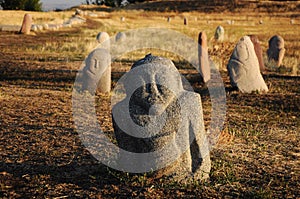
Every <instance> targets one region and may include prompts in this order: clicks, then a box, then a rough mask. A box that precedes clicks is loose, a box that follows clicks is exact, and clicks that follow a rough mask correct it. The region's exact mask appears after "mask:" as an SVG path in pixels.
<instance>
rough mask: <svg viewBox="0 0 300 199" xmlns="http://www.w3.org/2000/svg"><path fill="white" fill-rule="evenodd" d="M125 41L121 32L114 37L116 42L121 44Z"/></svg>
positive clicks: (124, 36)
mask: <svg viewBox="0 0 300 199" xmlns="http://www.w3.org/2000/svg"><path fill="white" fill-rule="evenodd" d="M125 40H126V34H125V33H123V32H118V34H117V35H116V42H123V41H125Z"/></svg>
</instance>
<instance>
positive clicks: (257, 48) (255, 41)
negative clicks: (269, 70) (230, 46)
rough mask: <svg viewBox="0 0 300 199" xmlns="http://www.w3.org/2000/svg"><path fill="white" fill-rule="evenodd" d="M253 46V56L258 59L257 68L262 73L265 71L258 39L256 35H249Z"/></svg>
mask: <svg viewBox="0 0 300 199" xmlns="http://www.w3.org/2000/svg"><path fill="white" fill-rule="evenodd" d="M249 37H250V39H251V41H252V43H253V46H254V50H255V54H256V56H257V59H258V63H259V68H260V71H264V70H265V63H264V58H263V51H262V48H261V46H260V41H259V39H258V37H257V36H256V35H249Z"/></svg>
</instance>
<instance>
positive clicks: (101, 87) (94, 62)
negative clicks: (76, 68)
mask: <svg viewBox="0 0 300 199" xmlns="http://www.w3.org/2000/svg"><path fill="white" fill-rule="evenodd" d="M110 89H111V56H110V54H109V51H108V50H107V49H103V48H97V49H95V50H94V51H92V52H91V53H90V54H89V55H88V57H87V58H86V60H85V67H84V68H83V70H82V90H83V91H84V90H87V91H89V92H90V93H91V94H94V93H95V92H96V90H98V91H99V92H100V93H109V92H110Z"/></svg>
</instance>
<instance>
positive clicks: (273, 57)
mask: <svg viewBox="0 0 300 199" xmlns="http://www.w3.org/2000/svg"><path fill="white" fill-rule="evenodd" d="M284 54H285V48H284V39H283V38H282V37H281V36H279V35H274V36H273V37H272V38H271V39H270V40H269V49H268V50H267V55H268V60H269V61H275V63H276V66H277V67H279V66H281V64H282V60H283V57H284Z"/></svg>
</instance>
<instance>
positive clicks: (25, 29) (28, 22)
mask: <svg viewBox="0 0 300 199" xmlns="http://www.w3.org/2000/svg"><path fill="white" fill-rule="evenodd" d="M31 26H32V16H31V15H30V14H25V15H24V18H23V23H22V26H21V30H20V32H19V33H21V34H30V30H31Z"/></svg>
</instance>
